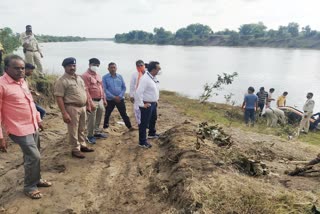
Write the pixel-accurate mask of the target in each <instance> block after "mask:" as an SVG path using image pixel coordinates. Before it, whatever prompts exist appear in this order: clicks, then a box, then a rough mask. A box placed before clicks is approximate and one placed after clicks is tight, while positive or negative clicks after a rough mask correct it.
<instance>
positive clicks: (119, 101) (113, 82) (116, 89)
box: [102, 62, 134, 131]
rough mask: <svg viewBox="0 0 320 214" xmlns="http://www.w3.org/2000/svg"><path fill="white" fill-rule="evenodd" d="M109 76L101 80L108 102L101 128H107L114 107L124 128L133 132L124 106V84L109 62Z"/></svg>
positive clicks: (112, 63)
mask: <svg viewBox="0 0 320 214" xmlns="http://www.w3.org/2000/svg"><path fill="white" fill-rule="evenodd" d="M108 70H109V74H106V75H104V76H103V78H102V83H103V89H104V92H105V95H106V98H107V101H108V105H107V107H106V113H105V117H104V125H103V128H105V129H106V128H108V127H109V119H110V115H111V113H112V111H113V110H114V107H117V109H118V111H119V113H120V115H121V117H122V119H123V121H124V123H125V125H126V127H127V128H128V129H129V130H130V131H133V130H134V129H133V127H132V125H131V122H130V118H129V117H128V115H127V110H126V104H125V102H124V94H125V92H126V84H125V82H124V80H123V78H122V76H121V75H120V74H117V65H116V63H114V62H110V63H109V65H108Z"/></svg>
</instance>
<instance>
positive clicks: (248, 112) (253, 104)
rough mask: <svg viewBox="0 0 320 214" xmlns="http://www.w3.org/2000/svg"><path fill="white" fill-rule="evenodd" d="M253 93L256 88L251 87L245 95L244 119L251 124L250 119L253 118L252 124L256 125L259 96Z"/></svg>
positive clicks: (247, 123)
mask: <svg viewBox="0 0 320 214" xmlns="http://www.w3.org/2000/svg"><path fill="white" fill-rule="evenodd" d="M253 93H254V88H253V87H249V88H248V94H246V95H245V97H244V101H243V104H242V108H243V109H244V120H245V122H246V125H247V126H248V125H249V120H251V123H252V126H254V121H255V112H256V111H257V107H258V97H257V96H256V95H255V94H253Z"/></svg>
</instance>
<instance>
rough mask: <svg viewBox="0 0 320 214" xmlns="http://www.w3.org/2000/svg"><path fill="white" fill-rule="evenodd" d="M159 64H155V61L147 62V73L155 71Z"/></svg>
mask: <svg viewBox="0 0 320 214" xmlns="http://www.w3.org/2000/svg"><path fill="white" fill-rule="evenodd" d="M159 64H160V63H159V62H157V61H151V62H149V64H148V71H149V72H150V71H152V70H153V69H156V68H157V65H159Z"/></svg>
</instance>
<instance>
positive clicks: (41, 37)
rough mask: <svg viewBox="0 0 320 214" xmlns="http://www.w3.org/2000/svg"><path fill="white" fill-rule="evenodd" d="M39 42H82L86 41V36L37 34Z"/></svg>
mask: <svg viewBox="0 0 320 214" xmlns="http://www.w3.org/2000/svg"><path fill="white" fill-rule="evenodd" d="M36 38H37V40H38V42H82V41H86V38H85V37H80V36H49V35H36Z"/></svg>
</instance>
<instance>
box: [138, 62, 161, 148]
mask: <svg viewBox="0 0 320 214" xmlns="http://www.w3.org/2000/svg"><path fill="white" fill-rule="evenodd" d="M148 70H149V72H146V73H145V75H143V77H141V79H140V83H139V86H138V88H137V90H136V94H135V102H137V104H138V106H139V108H140V112H141V120H140V124H139V146H141V147H143V148H151V147H152V145H151V144H150V143H148V142H147V134H146V132H147V128H148V129H149V133H148V139H154V138H158V137H159V135H158V134H156V128H155V127H156V121H157V102H158V100H159V81H158V80H157V78H156V76H157V75H158V73H159V71H160V70H161V67H160V63H159V62H150V63H149V65H148Z"/></svg>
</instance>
